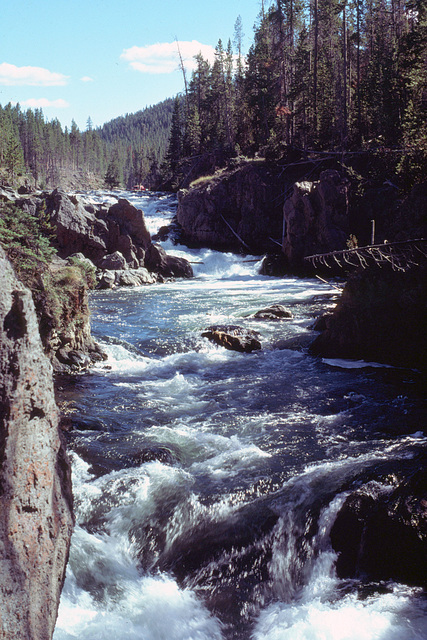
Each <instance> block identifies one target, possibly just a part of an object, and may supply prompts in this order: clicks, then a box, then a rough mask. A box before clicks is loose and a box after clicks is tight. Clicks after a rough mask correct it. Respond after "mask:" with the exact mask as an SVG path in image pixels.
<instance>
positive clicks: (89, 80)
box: [80, 76, 93, 82]
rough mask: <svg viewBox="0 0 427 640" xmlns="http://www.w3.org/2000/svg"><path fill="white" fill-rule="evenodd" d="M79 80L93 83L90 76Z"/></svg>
mask: <svg viewBox="0 0 427 640" xmlns="http://www.w3.org/2000/svg"><path fill="white" fill-rule="evenodd" d="M80 80H81V81H82V82H93V78H91V77H90V76H83V78H80Z"/></svg>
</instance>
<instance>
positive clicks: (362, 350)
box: [310, 256, 427, 369]
mask: <svg viewBox="0 0 427 640" xmlns="http://www.w3.org/2000/svg"><path fill="white" fill-rule="evenodd" d="M420 257H421V256H420ZM426 326H427V267H426V265H425V264H424V266H422V267H421V266H420V267H416V268H412V269H409V270H408V271H407V272H402V271H393V269H392V268H391V267H383V268H380V267H378V266H375V265H372V266H371V267H370V268H368V269H360V270H358V271H356V272H354V273H353V274H351V275H350V277H349V278H348V280H347V284H346V286H345V288H344V291H343V294H342V296H341V298H340V300H339V301H338V304H337V306H336V308H335V309H334V311H333V313H332V314H328V315H326V316H325V317H324V318H323V319H321V321H320V322H319V323H318V324H317V328H318V329H319V330H321V333H320V335H319V336H318V337H317V338H316V339H315V340H314V342H313V343H312V345H311V347H310V351H311V353H313V354H315V355H320V356H322V357H327V358H352V359H356V360H359V359H363V360H370V361H376V362H384V363H388V364H392V365H396V366H406V367H417V368H421V369H422V368H425V367H426V365H427V333H426Z"/></svg>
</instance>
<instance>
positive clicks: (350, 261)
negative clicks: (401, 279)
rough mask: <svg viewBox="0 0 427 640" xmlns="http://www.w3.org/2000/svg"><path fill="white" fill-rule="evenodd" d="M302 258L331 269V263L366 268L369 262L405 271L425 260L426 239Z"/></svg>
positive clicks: (426, 254) (314, 264) (341, 266)
mask: <svg viewBox="0 0 427 640" xmlns="http://www.w3.org/2000/svg"><path fill="white" fill-rule="evenodd" d="M304 260H307V261H309V262H311V264H312V265H313V267H319V266H324V267H327V268H328V269H332V266H333V264H334V263H335V264H337V265H338V266H339V267H340V268H345V267H346V266H349V267H362V268H363V269H366V268H367V267H368V266H369V265H370V264H373V263H375V264H377V265H378V266H380V267H381V266H383V265H390V266H391V268H392V269H393V271H407V270H408V269H410V268H411V267H418V266H420V265H421V264H422V263H424V262H425V261H426V260H427V240H425V239H424V238H420V239H417V240H402V241H400V242H385V243H384V244H375V245H368V246H366V247H356V248H354V249H344V250H343V251H330V252H329V253H318V254H316V255H312V256H306V257H305V258H304Z"/></svg>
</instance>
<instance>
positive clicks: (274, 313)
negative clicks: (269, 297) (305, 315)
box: [253, 304, 294, 320]
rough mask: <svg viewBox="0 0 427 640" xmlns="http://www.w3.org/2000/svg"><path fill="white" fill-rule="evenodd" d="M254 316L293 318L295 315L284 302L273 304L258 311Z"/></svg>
mask: <svg viewBox="0 0 427 640" xmlns="http://www.w3.org/2000/svg"><path fill="white" fill-rule="evenodd" d="M253 317H254V318H256V319H257V320H291V319H292V318H293V317H294V316H293V313H292V311H290V310H289V309H286V307H284V306H283V305H282V304H272V305H270V306H269V307H265V309H260V310H259V311H257V312H256V313H255V314H254V316H253Z"/></svg>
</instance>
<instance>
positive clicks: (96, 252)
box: [46, 189, 112, 263]
mask: <svg viewBox="0 0 427 640" xmlns="http://www.w3.org/2000/svg"><path fill="white" fill-rule="evenodd" d="M46 210H47V213H48V214H49V215H50V218H51V220H52V222H54V223H55V226H56V235H57V242H58V246H59V252H60V255H61V257H67V256H69V255H71V254H73V253H83V254H84V256H86V258H90V259H91V260H93V261H94V262H95V263H96V262H97V261H98V260H100V259H101V258H102V257H103V256H104V255H105V254H107V253H110V250H109V229H108V225H107V223H106V221H105V220H103V219H102V218H101V217H100V216H97V215H95V212H94V210H93V208H91V207H88V208H85V207H84V205H83V203H82V202H80V201H79V200H77V198H70V197H69V196H68V195H67V194H66V193H65V192H63V191H60V190H59V189H55V191H53V192H52V193H51V194H50V195H49V196H48V197H47V198H46ZM111 252H112V251H111Z"/></svg>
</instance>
